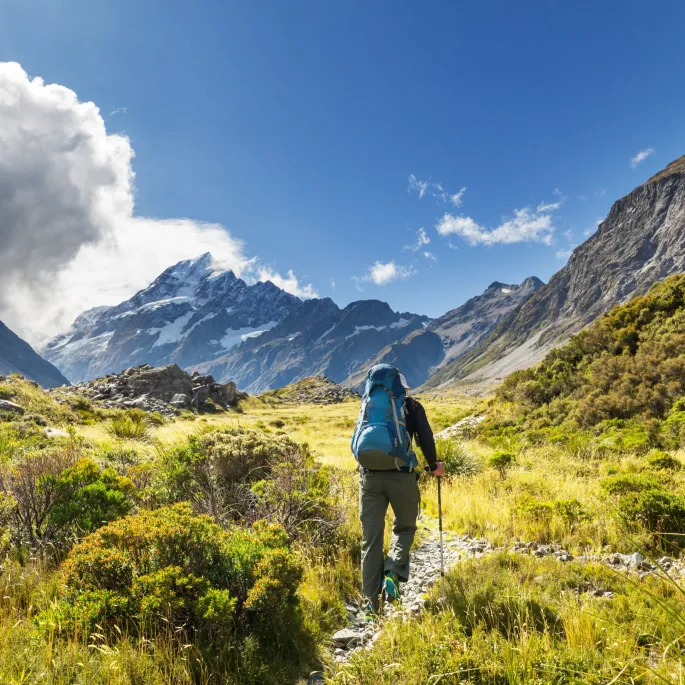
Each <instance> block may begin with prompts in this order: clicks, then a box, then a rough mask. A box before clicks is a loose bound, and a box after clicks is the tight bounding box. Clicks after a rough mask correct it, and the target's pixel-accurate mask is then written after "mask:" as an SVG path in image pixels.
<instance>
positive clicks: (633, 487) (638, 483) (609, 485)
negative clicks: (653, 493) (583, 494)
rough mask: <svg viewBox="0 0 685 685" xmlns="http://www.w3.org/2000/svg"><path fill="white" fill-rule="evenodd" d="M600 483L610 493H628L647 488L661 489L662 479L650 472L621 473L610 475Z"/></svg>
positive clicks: (620, 494)
mask: <svg viewBox="0 0 685 685" xmlns="http://www.w3.org/2000/svg"><path fill="white" fill-rule="evenodd" d="M600 485H601V486H602V488H603V489H604V490H606V492H608V493H609V494H610V495H619V496H622V495H627V494H629V493H635V492H643V491H645V490H659V489H660V488H661V487H662V485H661V481H660V480H659V479H658V478H657V477H656V476H654V475H652V474H648V473H621V474H618V475H615V476H608V477H607V478H604V479H602V480H601V481H600Z"/></svg>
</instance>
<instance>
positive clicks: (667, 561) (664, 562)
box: [659, 557, 673, 568]
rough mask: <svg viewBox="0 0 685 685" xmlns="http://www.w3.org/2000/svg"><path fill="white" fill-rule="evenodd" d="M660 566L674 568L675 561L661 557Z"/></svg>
mask: <svg viewBox="0 0 685 685" xmlns="http://www.w3.org/2000/svg"><path fill="white" fill-rule="evenodd" d="M659 566H663V567H664V568H670V567H671V566H673V559H671V557H661V559H659Z"/></svg>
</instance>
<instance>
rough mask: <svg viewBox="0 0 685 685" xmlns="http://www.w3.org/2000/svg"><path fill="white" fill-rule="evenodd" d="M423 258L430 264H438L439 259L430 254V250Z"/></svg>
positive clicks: (426, 251) (425, 252)
mask: <svg viewBox="0 0 685 685" xmlns="http://www.w3.org/2000/svg"><path fill="white" fill-rule="evenodd" d="M423 256H424V257H425V258H426V259H427V260H428V261H429V262H437V261H438V258H437V257H436V256H435V255H434V254H433V253H432V252H428V250H425V251H424V253H423Z"/></svg>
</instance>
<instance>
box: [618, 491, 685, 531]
mask: <svg viewBox="0 0 685 685" xmlns="http://www.w3.org/2000/svg"><path fill="white" fill-rule="evenodd" d="M618 511H619V516H620V518H621V520H622V521H623V523H624V524H626V525H628V526H631V527H632V526H634V525H635V523H636V522H637V523H639V524H640V525H641V526H643V527H644V528H646V529H647V530H648V531H650V532H651V533H657V534H658V535H664V537H665V538H666V539H670V538H671V537H673V536H669V535H668V534H669V533H683V532H685V497H683V496H682V495H674V494H671V493H669V492H666V491H664V490H644V491H642V492H632V493H629V494H628V495H626V496H624V497H621V499H620V500H619V502H618ZM676 542H678V538H676Z"/></svg>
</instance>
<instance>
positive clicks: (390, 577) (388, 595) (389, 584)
mask: <svg viewBox="0 0 685 685" xmlns="http://www.w3.org/2000/svg"><path fill="white" fill-rule="evenodd" d="M383 596H384V597H385V599H386V600H387V601H388V602H390V603H391V604H392V603H393V602H395V601H397V600H398V599H399V598H400V579H399V578H398V577H397V574H396V573H395V572H394V571H388V572H387V573H386V574H385V578H384V579H383Z"/></svg>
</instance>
